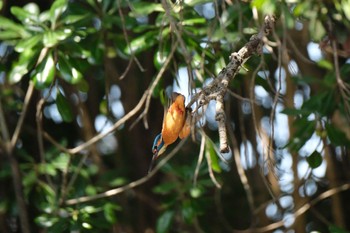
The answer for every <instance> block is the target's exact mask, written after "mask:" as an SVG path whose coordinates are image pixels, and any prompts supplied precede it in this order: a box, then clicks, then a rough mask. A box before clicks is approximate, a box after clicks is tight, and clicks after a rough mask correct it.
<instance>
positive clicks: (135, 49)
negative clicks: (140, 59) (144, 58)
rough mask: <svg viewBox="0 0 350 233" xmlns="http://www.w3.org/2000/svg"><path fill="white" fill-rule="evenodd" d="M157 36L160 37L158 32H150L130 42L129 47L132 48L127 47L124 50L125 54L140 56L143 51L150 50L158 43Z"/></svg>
mask: <svg viewBox="0 0 350 233" xmlns="http://www.w3.org/2000/svg"><path fill="white" fill-rule="evenodd" d="M157 35H158V32H156V31H150V32H147V33H145V34H143V35H141V36H139V37H136V38H135V39H134V40H132V41H131V42H130V45H129V46H130V47H129V46H126V48H125V49H124V53H125V54H128V55H131V54H132V53H134V54H138V53H140V52H142V51H145V50H147V49H149V48H150V47H152V46H153V45H154V44H155V43H156V42H158V40H157Z"/></svg>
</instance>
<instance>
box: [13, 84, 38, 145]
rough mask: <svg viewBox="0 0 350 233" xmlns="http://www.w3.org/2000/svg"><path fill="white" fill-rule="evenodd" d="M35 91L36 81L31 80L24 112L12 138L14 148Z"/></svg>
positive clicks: (25, 99)
mask: <svg viewBox="0 0 350 233" xmlns="http://www.w3.org/2000/svg"><path fill="white" fill-rule="evenodd" d="M33 92H34V83H33V82H32V81H30V82H29V86H28V89H27V93H26V96H25V98H24V102H23V108H22V112H21V115H20V117H19V119H18V122H17V125H16V129H15V132H14V133H13V135H12V139H11V147H12V148H14V147H15V146H16V143H17V140H18V138H19V135H20V133H21V130H22V126H23V122H24V118H25V117H26V115H27V110H28V107H29V102H30V100H31V98H32V96H33Z"/></svg>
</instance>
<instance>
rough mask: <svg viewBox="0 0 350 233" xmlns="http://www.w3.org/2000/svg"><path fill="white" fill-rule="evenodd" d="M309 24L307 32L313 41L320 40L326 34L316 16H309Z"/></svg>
mask: <svg viewBox="0 0 350 233" xmlns="http://www.w3.org/2000/svg"><path fill="white" fill-rule="evenodd" d="M309 25H310V26H309V33H310V35H311V37H312V39H313V40H315V41H321V40H322V39H323V38H324V36H325V35H326V30H325V29H324V27H323V24H322V22H321V21H320V20H319V19H318V18H316V17H313V18H311V20H310V24H309Z"/></svg>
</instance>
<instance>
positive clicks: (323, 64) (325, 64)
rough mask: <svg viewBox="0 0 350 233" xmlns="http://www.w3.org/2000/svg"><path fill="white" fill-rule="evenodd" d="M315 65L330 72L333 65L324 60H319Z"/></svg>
mask: <svg viewBox="0 0 350 233" xmlns="http://www.w3.org/2000/svg"><path fill="white" fill-rule="evenodd" d="M317 65H318V66H319V67H322V68H325V69H327V70H330V71H331V70H334V69H333V64H332V63H331V62H329V61H328V60H326V59H321V60H320V61H318V62H317Z"/></svg>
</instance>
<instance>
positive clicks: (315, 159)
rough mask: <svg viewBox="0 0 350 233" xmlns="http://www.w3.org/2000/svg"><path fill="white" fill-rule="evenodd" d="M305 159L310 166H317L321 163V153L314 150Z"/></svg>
mask: <svg viewBox="0 0 350 233" xmlns="http://www.w3.org/2000/svg"><path fill="white" fill-rule="evenodd" d="M306 161H307V162H308V164H309V166H310V167H311V168H313V169H314V168H317V167H319V166H320V165H321V164H322V155H321V154H320V153H319V152H317V151H314V152H313V153H312V154H311V155H309V156H308V157H307V158H306Z"/></svg>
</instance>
